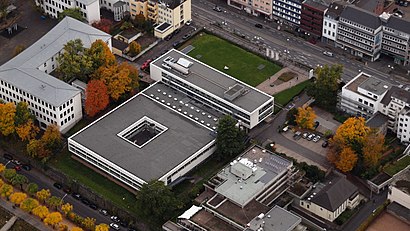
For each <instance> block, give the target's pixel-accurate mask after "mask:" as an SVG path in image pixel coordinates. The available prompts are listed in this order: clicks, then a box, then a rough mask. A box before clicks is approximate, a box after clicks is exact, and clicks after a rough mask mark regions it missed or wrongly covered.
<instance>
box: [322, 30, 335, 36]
mask: <svg viewBox="0 0 410 231" xmlns="http://www.w3.org/2000/svg"><path fill="white" fill-rule="evenodd" d="M323 31H324V34H325V35H326V32H327V35H329V36H330V30H326V29H324V30H323ZM335 36H336V34H335V32H332V37H335Z"/></svg>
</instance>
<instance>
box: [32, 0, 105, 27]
mask: <svg viewBox="0 0 410 231" xmlns="http://www.w3.org/2000/svg"><path fill="white" fill-rule="evenodd" d="M35 2H36V5H37V6H38V7H40V8H41V9H43V11H44V12H45V13H46V14H48V15H49V16H50V17H53V18H57V17H58V14H59V13H61V12H63V11H64V10H65V9H68V8H79V9H80V10H81V13H82V14H83V16H84V18H85V19H86V20H87V22H88V23H90V24H91V23H93V22H95V21H99V20H100V2H99V0H36V1H35Z"/></svg>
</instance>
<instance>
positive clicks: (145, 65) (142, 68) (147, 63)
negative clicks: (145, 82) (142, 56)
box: [141, 59, 152, 70]
mask: <svg viewBox="0 0 410 231" xmlns="http://www.w3.org/2000/svg"><path fill="white" fill-rule="evenodd" d="M151 62H152V59H148V60H147V61H145V62H144V63H143V64H142V65H141V70H144V69H146V68H147V67H148V66H149V64H150V63H151Z"/></svg>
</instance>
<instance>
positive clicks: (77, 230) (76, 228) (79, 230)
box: [70, 227, 83, 231]
mask: <svg viewBox="0 0 410 231" xmlns="http://www.w3.org/2000/svg"><path fill="white" fill-rule="evenodd" d="M70 231H83V229H82V228H80V227H73V228H72V229H71V230H70Z"/></svg>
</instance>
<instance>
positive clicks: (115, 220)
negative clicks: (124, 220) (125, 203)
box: [110, 216, 121, 223]
mask: <svg viewBox="0 0 410 231" xmlns="http://www.w3.org/2000/svg"><path fill="white" fill-rule="evenodd" d="M110 219H111V220H112V221H114V222H117V223H119V222H120V221H121V220H120V219H119V218H118V217H117V216H111V217H110Z"/></svg>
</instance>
